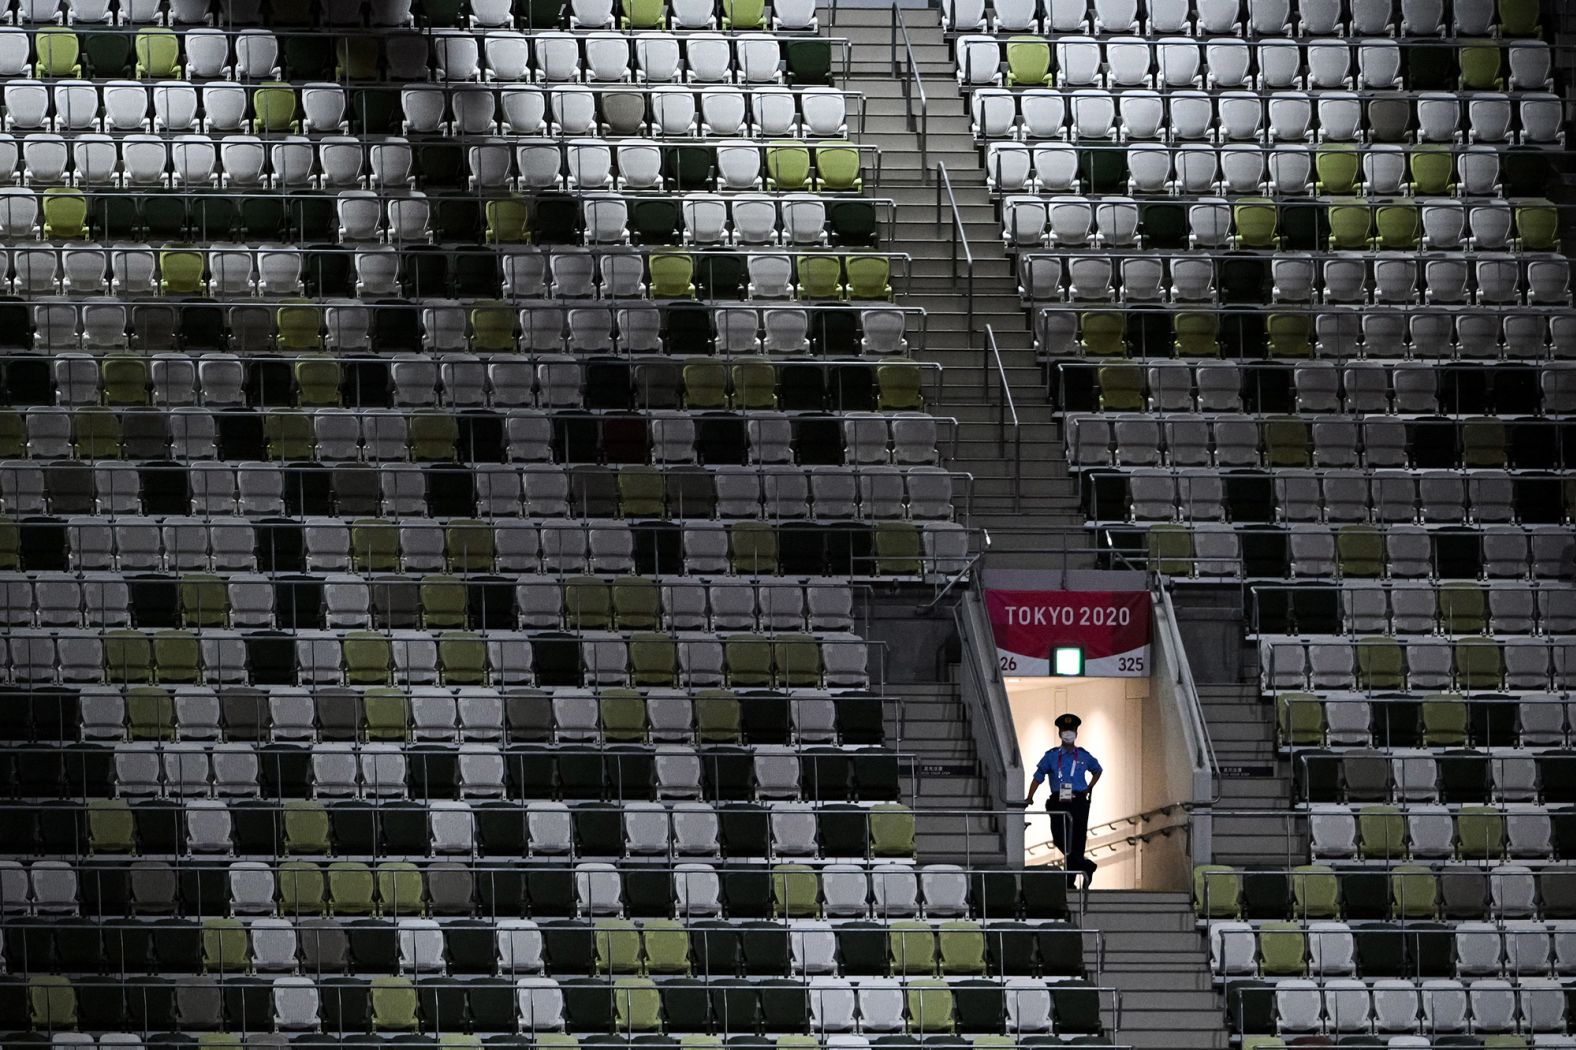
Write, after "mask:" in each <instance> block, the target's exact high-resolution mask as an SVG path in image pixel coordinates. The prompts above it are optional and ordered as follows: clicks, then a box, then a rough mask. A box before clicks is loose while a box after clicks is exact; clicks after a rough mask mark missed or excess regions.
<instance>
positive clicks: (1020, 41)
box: [1007, 36, 1053, 87]
mask: <svg viewBox="0 0 1576 1050" xmlns="http://www.w3.org/2000/svg"><path fill="white" fill-rule="evenodd" d="M1052 82H1053V77H1052V74H1051V45H1050V43H1049V42H1048V41H1045V40H1040V39H1036V38H1035V37H1019V36H1015V37H1010V38H1008V40H1007V86H1008V87H1049V86H1050V85H1051V84H1052Z"/></svg>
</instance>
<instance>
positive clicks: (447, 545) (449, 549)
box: [443, 518, 493, 572]
mask: <svg viewBox="0 0 1576 1050" xmlns="http://www.w3.org/2000/svg"><path fill="white" fill-rule="evenodd" d="M443 553H444V560H445V561H446V562H448V567H449V571H450V572H491V571H492V567H493V530H492V526H490V525H488V524H487V523H486V522H482V521H477V520H476V519H474V518H455V519H453V520H452V521H450V522H449V523H448V525H446V526H444V528H443Z"/></svg>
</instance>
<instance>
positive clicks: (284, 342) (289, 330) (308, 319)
mask: <svg viewBox="0 0 1576 1050" xmlns="http://www.w3.org/2000/svg"><path fill="white" fill-rule="evenodd" d="M322 329H323V314H322V311H320V310H319V309H318V308H317V307H316V306H312V305H311V304H309V303H289V304H287V305H284V306H281V307H280V308H279V309H278V310H276V311H274V338H275V339H276V340H277V341H278V344H279V349H281V350H318V349H321V348H322V346H323V331H322Z"/></svg>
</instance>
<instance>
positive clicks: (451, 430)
mask: <svg viewBox="0 0 1576 1050" xmlns="http://www.w3.org/2000/svg"><path fill="white" fill-rule="evenodd" d="M459 439H460V428H459V424H458V423H457V422H455V419H454V417H453V416H451V415H448V414H441V415H440V414H439V413H436V412H422V413H419V414H417V415H414V416H411V417H410V458H411V459H414V460H416V461H417V462H418V463H447V462H449V461H451V460H453V459H454V445H455V442H457V441H459ZM451 568H452V564H451ZM489 568H491V566H489Z"/></svg>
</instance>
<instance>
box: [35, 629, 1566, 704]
mask: <svg viewBox="0 0 1576 1050" xmlns="http://www.w3.org/2000/svg"><path fill="white" fill-rule="evenodd" d="M302 635H308V637H302ZM312 635H315V636H312ZM254 641H256V642H262V643H263V646H264V647H263V649H261V650H259V649H257V648H256V647H255V645H254V644H253V643H254ZM280 641H281V640H280V639H278V638H277V637H276V636H273V635H269V636H266V637H265V638H257V639H253V638H250V637H248V636H246V635H241V634H233V633H216V632H213V631H205V632H201V633H200V634H199V632H196V631H179V630H168V629H167V630H164V631H159V632H155V633H142V632H138V631H129V630H118V631H109V632H106V633H103V634H98V633H68V632H51V633H49V634H30V633H27V632H22V631H15V632H12V633H11V635H10V637H9V639H8V644H7V646H6V648H7V649H8V650H9V659H8V661H7V664H8V671H9V676H10V677H11V679H12V680H13V681H16V682H20V683H27V682H51V681H60V682H128V683H143V682H154V681H158V682H161V683H166V684H174V683H190V684H197V683H199V682H207V683H208V684H212V685H217V684H220V683H232V684H237V683H238V684H244V683H246V682H248V681H253V682H264V681H271V680H277V678H278V677H279V676H280V675H281V674H283V675H284V676H285V677H286V679H287V681H286V682H284V683H283V684H291V683H293V682H297V681H298V682H300V683H302V684H315V685H339V684H341V683H344V682H348V683H350V684H353V685H387V684H392V683H393V682H394V681H396V680H397V681H399V682H400V683H402V684H408V685H434V684H438V683H439V682H440V681H441V682H444V683H448V684H453V685H486V684H488V683H489V681H490V682H492V683H494V684H499V685H505V684H507V685H532V684H534V683H535V682H537V681H538V680H540V681H542V683H543V684H560V685H578V684H580V680H581V679H582V677H583V678H584V680H585V681H586V682H587V683H591V684H596V685H628V684H630V683H631V682H634V683H635V684H638V685H650V686H675V685H678V684H679V682H680V680H681V679H682V680H683V682H684V684H685V685H687V686H690V687H698V688H710V687H713V686H721V685H724V684H727V685H729V686H732V687H740V686H750V687H770V686H773V685H779V686H784V687H789V688H793V687H807V688H812V689H813V688H818V687H820V686H822V685H823V684H824V685H825V686H827V687H829V688H863V687H865V686H866V685H868V684H869V674H868V671H867V669H866V659H867V656H866V650H865V645H864V643H863V642H861V641H860V640H859V639H857V638H856V637H854V636H853V635H827V636H824V637H821V638H817V637H813V636H809V635H781V636H776V638H775V640H772V639H769V638H765V637H760V636H757V635H754V634H750V635H731V636H728V637H726V638H724V637H723V636H721V635H695V636H689V635H687V634H684V635H677V636H675V635H667V634H659V635H644V636H643V635H637V636H634V637H633V638H631V639H629V640H625V639H623V638H607V639H602V640H596V641H584V642H577V641H573V640H570V641H563V640H559V639H554V640H551V641H550V640H547V639H541V640H533V639H532V638H531V637H530V636H527V635H515V636H514V637H512V638H509V637H504V636H503V635H501V634H500V633H499V632H489V633H488V635H487V636H486V637H483V636H481V635H478V634H467V633H457V632H456V633H445V634H443V635H441V636H439V637H433V636H432V635H429V634H426V633H422V634H411V633H409V632H406V631H402V632H397V634H396V635H395V636H390V635H385V634H380V633H375V632H369V631H362V632H353V633H351V634H349V635H346V636H341V635H339V634H337V633H329V634H322V633H319V632H307V631H298V632H296V637H295V640H294V641H293V642H292V641H289V640H284V648H286V649H293V651H294V656H295V659H294V660H292V661H291V665H290V666H287V667H282V668H281V667H278V666H269V665H267V664H265V663H263V662H262V661H263V660H264V659H265V657H266V656H267V655H271V651H272V650H277V649H278V648H280V645H279V642H280ZM270 642H271V643H273V644H272V645H270V644H269V643H270ZM538 648H541V649H544V650H545V651H546V652H544V663H547V662H548V660H549V658H550V659H551V662H550V663H548V666H547V667H544V668H542V669H541V673H540V674H539V673H538V669H537V668H536V667H535V666H534V661H533V652H534V650H536V649H538ZM570 650H572V653H570V652H569V651H570ZM1541 651H1542V653H1543V655H1544V661H1545V664H1546V663H1547V660H1548V650H1547V648H1545V649H1543V650H1541ZM566 659H567V660H568V663H567V664H566V665H565V666H559V665H560V664H563V663H565V661H566ZM1485 659H1486V658H1485ZM560 676H561V677H567V678H568V679H569V680H568V681H559V682H556V683H552V682H551V678H553V677H560Z"/></svg>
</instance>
